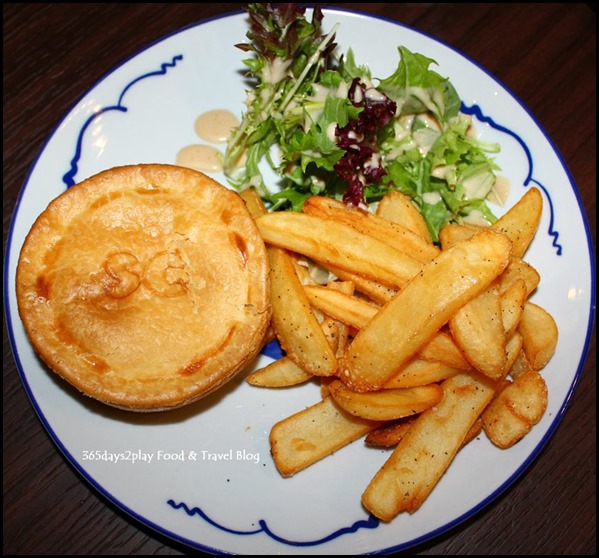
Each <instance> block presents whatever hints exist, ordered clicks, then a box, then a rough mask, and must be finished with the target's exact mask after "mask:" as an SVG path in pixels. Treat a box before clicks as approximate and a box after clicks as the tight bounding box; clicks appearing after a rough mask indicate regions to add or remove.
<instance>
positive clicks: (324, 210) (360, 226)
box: [303, 196, 439, 263]
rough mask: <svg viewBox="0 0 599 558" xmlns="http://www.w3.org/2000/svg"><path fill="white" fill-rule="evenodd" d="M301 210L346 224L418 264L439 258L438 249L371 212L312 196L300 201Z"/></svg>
mask: <svg viewBox="0 0 599 558" xmlns="http://www.w3.org/2000/svg"><path fill="white" fill-rule="evenodd" d="M303 211H304V213H307V214H309V215H316V216H318V217H323V218H324V219H332V220H335V221H338V222H339V223H345V224H346V225H350V226H352V227H354V228H355V229H356V230H358V231H360V232H363V233H365V234H368V235H371V236H373V237H374V238H378V239H380V240H382V241H383V242H386V243H387V244H389V245H390V246H393V247H394V248H396V249H397V250H401V251H402V252H405V253H406V254H409V255H410V256H412V257H414V258H415V259H417V260H418V261H419V262H422V263H426V262H430V261H431V260H432V259H433V258H436V257H437V256H438V255H439V248H437V247H436V246H435V245H434V244H433V243H432V242H427V241H426V240H424V239H423V238H422V236H420V235H418V234H416V233H414V232H412V231H411V230H410V229H408V228H407V227H404V226H403V225H400V224H398V223H394V222H392V221H389V220H387V219H383V218H382V217H379V216H377V215H375V214H374V213H369V212H367V211H363V210H361V209H358V208H353V207H350V206H348V205H346V204H344V203H343V202H341V201H338V200H334V199H332V198H328V197H325V196H312V197H310V198H308V199H307V200H306V201H305V202H304V205H303Z"/></svg>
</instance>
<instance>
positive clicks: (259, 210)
mask: <svg viewBox="0 0 599 558" xmlns="http://www.w3.org/2000/svg"><path fill="white" fill-rule="evenodd" d="M239 195H240V196H241V199H242V200H243V201H244V202H245V205H246V207H247V208H248V211H249V212H250V215H251V216H252V218H253V219H257V218H258V217H260V215H266V214H267V213H268V209H266V206H265V205H264V202H263V201H262V198H261V197H260V194H258V192H256V190H255V189H254V188H246V189H245V190H242V191H241V192H239Z"/></svg>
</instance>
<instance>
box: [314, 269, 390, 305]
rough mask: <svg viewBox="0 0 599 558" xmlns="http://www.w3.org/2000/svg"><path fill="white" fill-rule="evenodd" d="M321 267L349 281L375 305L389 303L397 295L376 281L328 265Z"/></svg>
mask: <svg viewBox="0 0 599 558" xmlns="http://www.w3.org/2000/svg"><path fill="white" fill-rule="evenodd" d="M323 267H325V268H326V269H327V270H329V271H330V272H331V273H332V274H333V275H335V276H336V277H338V278H339V279H341V280H343V281H351V282H352V283H353V284H354V286H355V289H356V291H358V292H360V293H362V294H363V295H366V296H367V297H368V298H370V300H372V302H376V303H377V304H385V302H388V301H390V300H391V299H392V298H393V297H394V296H395V295H396V294H397V289H393V288H391V287H387V286H386V285H383V284H382V283H379V282H378V281H373V280H372V279H367V278H366V277H363V276H361V275H358V274H356V273H352V272H351V271H347V270H346V269H341V268H340V267H337V266H335V265H330V264H323Z"/></svg>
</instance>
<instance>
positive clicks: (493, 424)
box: [482, 370, 547, 449]
mask: <svg viewBox="0 0 599 558" xmlns="http://www.w3.org/2000/svg"><path fill="white" fill-rule="evenodd" d="M546 409H547V385H546V384H545V380H544V379H543V377H542V376H541V375H540V374H539V373H538V372H537V371H536V370H530V371H529V372H525V373H524V374H522V375H521V376H518V377H517V378H516V379H515V380H514V381H513V382H512V383H510V384H509V385H508V386H507V387H505V388H504V389H502V390H501V391H500V392H499V393H498V394H497V396H496V397H495V398H494V399H493V401H492V402H491V403H490V404H489V406H488V407H487V408H486V409H485V411H484V412H483V414H482V421H483V428H484V431H485V433H486V434H487V436H488V437H489V439H490V440H491V441H492V442H493V443H494V444H495V445H496V446H498V447H500V448H504V449H505V448H509V447H511V446H513V445H514V444H515V443H517V442H519V441H520V440H521V439H522V438H523V437H524V436H526V434H528V432H530V430H532V427H533V426H534V425H535V424H537V423H538V422H539V421H540V420H541V418H542V417H543V415H544V414H545V410H546Z"/></svg>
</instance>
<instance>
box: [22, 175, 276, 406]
mask: <svg viewBox="0 0 599 558" xmlns="http://www.w3.org/2000/svg"><path fill="white" fill-rule="evenodd" d="M268 273H269V267H268V260H267V256H266V251H265V247H264V242H263V240H262V237H261V236H260V234H259V232H258V230H257V228H256V226H255V224H254V221H253V220H252V218H251V217H250V215H249V213H248V211H247V209H246V206H245V204H244V202H243V201H242V200H241V198H240V197H239V195H238V194H237V193H235V192H233V191H231V190H229V189H227V188H225V187H224V186H222V185H221V184H218V183H217V182H215V181H214V180H212V179H211V178H209V177H207V176H205V175H204V174H201V173H199V172H196V171H193V170H190V169H185V168H182V167H176V166H170V165H158V164H155V165H132V166H125V167H117V168H113V169H110V170H107V171H104V172H101V173H99V174H97V175H95V176H93V177H91V178H88V179H87V180H84V181H83V182H81V183H80V184H78V185H76V186H73V187H72V188H70V189H69V190H67V191H65V192H64V193H63V194H61V195H60V196H59V197H58V198H56V199H55V200H54V201H52V202H51V203H50V204H49V206H48V207H47V209H46V210H45V211H44V212H43V213H42V214H41V215H40V216H39V218H38V219H37V220H36V222H35V223H34V225H33V227H32V229H31V231H30V232H29V235H28V236H27V238H26V240H25V243H24V245H23V248H22V250H21V254H20V257H19V263H18V268H17V276H16V281H17V284H16V288H17V301H18V305H19V313H20V316H21V319H22V321H23V324H24V325H25V329H26V331H27V334H28V335H29V338H30V340H31V343H32V345H33V346H34V348H35V350H36V351H37V353H38V354H39V355H40V357H41V358H42V359H43V360H44V361H45V362H46V364H47V365H48V366H49V367H50V368H51V369H52V370H54V371H55V372H56V373H58V374H59V375H60V376H62V377H63V378H64V379H65V380H67V381H68V382H69V383H71V384H72V385H73V386H75V387H76V388H77V389H79V390H80V391H81V392H83V393H84V394H86V395H89V396H91V397H93V398H95V399H98V400H100V401H103V402H104V403H107V404H109V405H113V406H116V407H120V408H125V409H130V410H136V411H155V410H164V409H171V408H176V407H180V406H182V405H186V404H188V403H191V402H193V401H195V400H197V399H199V398H201V397H203V396H205V395H207V394H208V393H210V392H212V391H214V390H215V389H217V388H218V387H220V386H221V385H222V384H224V383H225V382H226V381H227V380H229V379H231V378H232V377H233V376H234V375H235V374H236V373H238V372H239V371H240V370H242V369H243V367H244V366H245V365H246V364H247V363H248V362H249V361H250V360H251V359H252V358H253V357H254V356H255V355H256V354H257V352H258V351H259V349H260V348H261V343H262V339H263V338H264V334H265V332H266V329H267V327H268V324H269V322H270V300H269V297H270V283H269V276H268Z"/></svg>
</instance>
